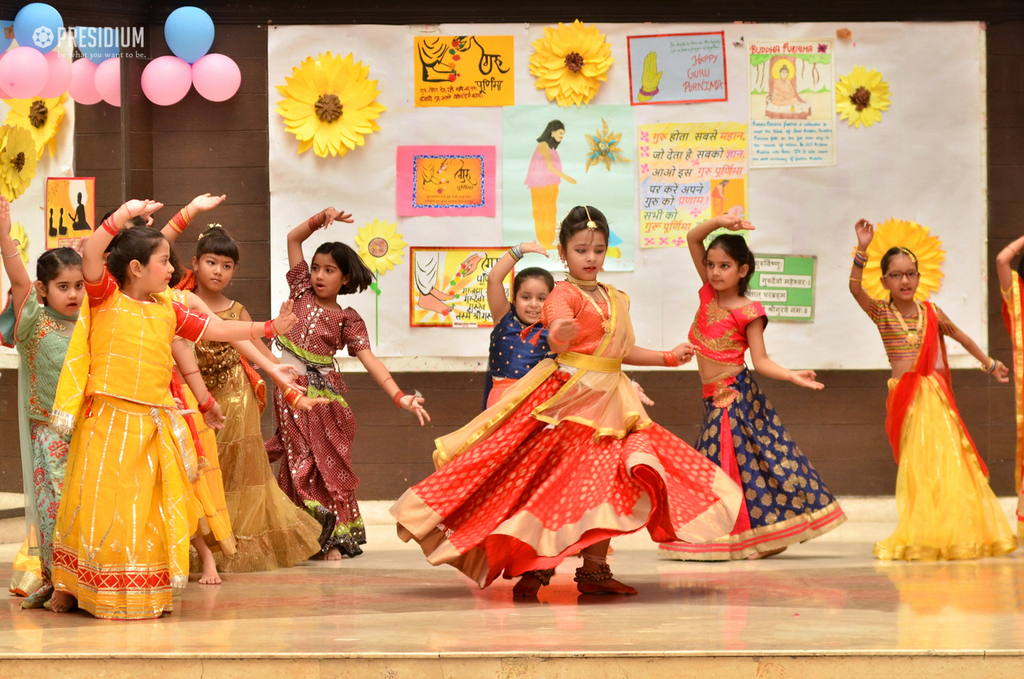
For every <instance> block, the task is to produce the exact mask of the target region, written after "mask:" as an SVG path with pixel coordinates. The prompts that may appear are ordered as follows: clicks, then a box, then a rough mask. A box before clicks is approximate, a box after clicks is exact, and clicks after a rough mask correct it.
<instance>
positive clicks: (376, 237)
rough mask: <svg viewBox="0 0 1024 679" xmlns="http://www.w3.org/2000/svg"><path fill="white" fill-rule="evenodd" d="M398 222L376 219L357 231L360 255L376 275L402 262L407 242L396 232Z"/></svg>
mask: <svg viewBox="0 0 1024 679" xmlns="http://www.w3.org/2000/svg"><path fill="white" fill-rule="evenodd" d="M397 228H398V225H397V224H391V223H389V222H387V221H381V220H379V219H375V220H373V221H372V222H370V223H369V224H367V225H366V226H364V227H363V228H361V229H359V231H358V232H357V233H356V245H358V246H359V256H360V257H361V258H362V260H363V263H365V264H366V266H367V267H369V269H370V271H371V272H373V274H374V275H377V276H379V275H382V274H384V273H385V272H387V271H390V270H391V269H392V268H393V267H394V266H396V265H398V264H401V263H402V255H403V254H404V253H405V251H404V249H403V248H405V246H406V245H407V243H406V242H405V241H404V240H402V234H400V233H396V232H395V230H396V229H397Z"/></svg>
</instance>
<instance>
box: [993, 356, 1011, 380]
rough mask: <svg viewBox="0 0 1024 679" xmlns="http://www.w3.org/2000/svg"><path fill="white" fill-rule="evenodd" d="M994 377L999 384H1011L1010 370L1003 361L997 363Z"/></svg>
mask: <svg viewBox="0 0 1024 679" xmlns="http://www.w3.org/2000/svg"><path fill="white" fill-rule="evenodd" d="M993 360H995V359H993ZM992 376H993V377H995V378H996V381H997V382H1009V381H1010V369H1009V368H1007V367H1006V366H1005V365H1003V362H1002V361H996V369H995V370H994V371H992Z"/></svg>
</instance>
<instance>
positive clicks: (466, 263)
mask: <svg viewBox="0 0 1024 679" xmlns="http://www.w3.org/2000/svg"><path fill="white" fill-rule="evenodd" d="M506 252H507V250H506V249H505V248H446V247H433V248H431V247H422V248H421V247H413V248H409V256H410V262H409V295H410V299H409V327H412V328H423V327H427V328H478V327H479V328H484V327H487V328H489V327H491V326H493V325H494V321H493V319H492V318H491V311H490V307H489V306H488V305H487V274H488V273H490V271H491V269H492V268H493V267H494V265H495V264H496V263H497V262H498V260H499V259H501V258H502V257H503V256H504V255H505V253H506ZM514 276H515V271H512V272H511V273H510V274H509V275H508V277H507V278H506V279H505V280H504V281H503V283H504V285H505V294H506V296H507V295H508V294H509V286H510V285H511V284H512V278H513V277H514Z"/></svg>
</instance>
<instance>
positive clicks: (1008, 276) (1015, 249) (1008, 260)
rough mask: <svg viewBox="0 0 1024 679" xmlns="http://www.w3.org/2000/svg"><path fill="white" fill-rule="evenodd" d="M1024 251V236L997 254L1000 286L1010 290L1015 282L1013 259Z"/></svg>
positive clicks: (997, 271)
mask: <svg viewBox="0 0 1024 679" xmlns="http://www.w3.org/2000/svg"><path fill="white" fill-rule="evenodd" d="M1021 252H1024V236H1021V237H1020V238H1018V239H1017V240H1015V241H1013V242H1012V243H1010V244H1009V245H1007V246H1006V247H1005V248H1003V250H1002V252H1000V253H999V254H998V255H996V273H997V274H999V287H1000V288H1002V289H1003V290H1009V289H1010V286H1011V285H1012V284H1013V260H1015V259H1017V258H1018V257H1020V254H1021Z"/></svg>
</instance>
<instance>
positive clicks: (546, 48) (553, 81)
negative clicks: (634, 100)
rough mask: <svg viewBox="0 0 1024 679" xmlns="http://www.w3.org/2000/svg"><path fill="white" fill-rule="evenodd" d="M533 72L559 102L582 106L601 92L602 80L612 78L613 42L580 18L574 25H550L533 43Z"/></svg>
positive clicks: (564, 104) (550, 95)
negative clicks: (599, 89) (611, 43)
mask: <svg viewBox="0 0 1024 679" xmlns="http://www.w3.org/2000/svg"><path fill="white" fill-rule="evenodd" d="M533 49H534V50H536V51H535V52H534V53H533V56H531V57H530V73H532V74H533V75H535V76H537V83H536V84H537V89H541V90H544V94H546V95H547V97H548V101H551V100H556V101H557V102H558V105H559V106H571V105H573V104H575V105H576V106H582V105H583V104H588V103H590V100H591V99H593V98H594V95H595V94H597V88H598V87H600V82H601V81H607V80H608V68H609V67H610V66H611V65H612V62H614V61H615V60H614V59H612V46H611V45H609V44H608V42H606V41H605V39H604V34H603V33H598V32H597V27H596V26H590V27H589V28H588V27H586V26H584V25H583V23H582V22H581V21H580V20H579V19H577V20H576V21H574V22H572V25H571V26H566V25H565V24H562V23H560V24H558V28H551V27H549V26H546V27H545V28H544V37H543V38H541V39H540V40H537V41H535V42H534V43H533Z"/></svg>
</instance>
